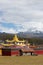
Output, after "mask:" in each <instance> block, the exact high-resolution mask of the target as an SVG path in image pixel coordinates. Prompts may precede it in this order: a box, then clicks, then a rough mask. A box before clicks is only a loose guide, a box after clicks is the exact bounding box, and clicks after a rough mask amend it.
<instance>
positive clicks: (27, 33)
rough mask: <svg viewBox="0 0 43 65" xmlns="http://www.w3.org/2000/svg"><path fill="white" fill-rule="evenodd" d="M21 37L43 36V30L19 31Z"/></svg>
mask: <svg viewBox="0 0 43 65" xmlns="http://www.w3.org/2000/svg"><path fill="white" fill-rule="evenodd" d="M17 35H18V36H19V37H21V38H22V37H23V38H34V37H36V38H43V32H41V31H37V30H36V31H34V32H33V31H31V32H30V31H27V32H19V33H18V34H17Z"/></svg>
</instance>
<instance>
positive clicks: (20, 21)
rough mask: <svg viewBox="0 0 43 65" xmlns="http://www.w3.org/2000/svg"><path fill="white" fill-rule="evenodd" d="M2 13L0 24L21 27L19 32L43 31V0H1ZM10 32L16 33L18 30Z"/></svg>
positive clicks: (0, 9)
mask: <svg viewBox="0 0 43 65" xmlns="http://www.w3.org/2000/svg"><path fill="white" fill-rule="evenodd" d="M0 11H2V15H1V16H0V22H6V23H13V24H14V25H21V26H22V28H21V29H18V30H17V31H18V32H19V31H27V30H29V29H32V28H34V29H37V30H40V31H43V0H0ZM2 29H3V31H6V32H7V30H8V29H5V28H2ZM4 29H5V30H4ZM10 31H13V32H16V29H15V30H14V29H10V30H9V32H10Z"/></svg>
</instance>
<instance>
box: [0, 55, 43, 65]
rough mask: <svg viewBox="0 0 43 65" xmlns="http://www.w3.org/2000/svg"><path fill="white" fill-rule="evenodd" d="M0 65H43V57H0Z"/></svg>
mask: <svg viewBox="0 0 43 65" xmlns="http://www.w3.org/2000/svg"><path fill="white" fill-rule="evenodd" d="M0 65H43V55H40V56H0Z"/></svg>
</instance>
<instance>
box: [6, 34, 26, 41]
mask: <svg viewBox="0 0 43 65" xmlns="http://www.w3.org/2000/svg"><path fill="white" fill-rule="evenodd" d="M6 41H7V42H25V41H24V40H22V41H20V40H18V37H17V35H15V36H14V37H13V40H6Z"/></svg>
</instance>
